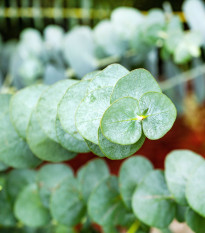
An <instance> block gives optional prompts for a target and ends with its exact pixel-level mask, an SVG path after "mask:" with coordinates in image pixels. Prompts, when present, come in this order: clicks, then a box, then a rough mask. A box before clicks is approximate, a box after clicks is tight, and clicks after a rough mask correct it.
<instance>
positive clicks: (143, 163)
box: [119, 155, 153, 209]
mask: <svg viewBox="0 0 205 233" xmlns="http://www.w3.org/2000/svg"><path fill="white" fill-rule="evenodd" d="M152 170H153V166H152V164H151V163H150V162H149V160H147V159H146V158H144V157H142V156H139V155H138V156H135V157H132V158H129V159H127V160H125V162H123V164H122V166H121V168H120V173H119V187H120V194H121V195H122V199H123V201H124V203H125V204H126V206H127V207H128V208H129V209H131V200H132V196H133V193H134V191H135V189H136V188H137V186H138V185H139V184H140V182H141V181H142V180H143V178H144V177H145V175H147V174H148V173H149V172H150V171H152Z"/></svg>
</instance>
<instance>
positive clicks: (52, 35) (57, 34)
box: [43, 25, 64, 50]
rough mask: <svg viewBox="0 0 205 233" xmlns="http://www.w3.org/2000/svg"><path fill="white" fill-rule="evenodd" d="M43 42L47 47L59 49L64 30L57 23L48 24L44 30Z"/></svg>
mask: <svg viewBox="0 0 205 233" xmlns="http://www.w3.org/2000/svg"><path fill="white" fill-rule="evenodd" d="M43 34H44V38H45V44H46V47H47V49H56V50H60V49H61V48H62V43H63V37H64V31H63V28H62V27H60V26H58V25H49V26H47V27H46V28H45V30H44V32H43Z"/></svg>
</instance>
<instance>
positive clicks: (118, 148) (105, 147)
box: [98, 127, 145, 160]
mask: <svg viewBox="0 0 205 233" xmlns="http://www.w3.org/2000/svg"><path fill="white" fill-rule="evenodd" d="M144 141H145V136H144V134H142V136H141V138H140V139H139V140H138V141H137V142H136V143H134V144H131V145H120V144H116V143H113V142H111V141H109V140H108V139H107V138H106V137H104V136H103V134H102V132H101V129H100V127H99V130H98V142H99V147H100V150H101V151H102V152H103V154H104V155H105V156H106V157H107V158H109V159H114V160H116V159H124V158H126V157H129V156H130V155H132V154H134V153H135V152H137V151H138V150H139V149H140V148H141V146H142V145H143V143H144Z"/></svg>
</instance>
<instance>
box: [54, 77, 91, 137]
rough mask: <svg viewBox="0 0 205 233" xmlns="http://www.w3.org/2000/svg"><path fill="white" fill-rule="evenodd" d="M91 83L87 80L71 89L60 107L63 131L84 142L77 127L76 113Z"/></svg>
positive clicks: (59, 112) (59, 113)
mask: <svg viewBox="0 0 205 233" xmlns="http://www.w3.org/2000/svg"><path fill="white" fill-rule="evenodd" d="M89 82H90V81H89V80H85V81H81V82H78V83H76V84H74V85H72V86H71V87H69V88H68V90H67V91H66V93H65V95H64V96H63V98H62V99H61V101H60V103H59V106H58V116H59V119H60V122H61V125H62V127H63V129H64V130H65V131H66V132H68V133H69V134H71V135H72V136H73V137H75V138H76V139H78V140H82V141H83V138H82V136H81V135H80V134H79V133H78V131H77V129H76V126H75V113H76V110H77V108H78V105H79V104H80V102H81V101H82V99H83V98H84V97H85V94H86V91H87V86H88V84H89Z"/></svg>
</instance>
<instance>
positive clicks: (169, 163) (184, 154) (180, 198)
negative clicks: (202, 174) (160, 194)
mask: <svg viewBox="0 0 205 233" xmlns="http://www.w3.org/2000/svg"><path fill="white" fill-rule="evenodd" d="M203 160H204V159H203V158H202V157H200V156H199V155H197V154H196V153H194V152H192V151H189V150H175V151H172V152H171V153H169V154H168V156H167V157H166V160H165V168H166V169H165V178H166V182H167V185H168V188H169V190H170V192H171V193H172V195H173V196H174V198H175V200H176V202H178V203H179V204H181V205H187V200H186V197H185V189H186V184H187V181H188V179H189V177H190V175H191V174H192V172H193V171H194V170H195V169H196V168H197V166H199V165H200V164H201V163H202V162H203Z"/></svg>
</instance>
